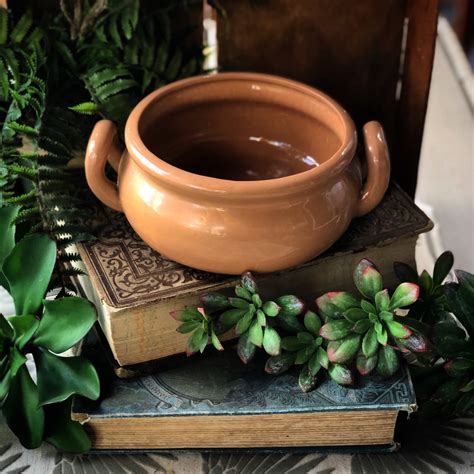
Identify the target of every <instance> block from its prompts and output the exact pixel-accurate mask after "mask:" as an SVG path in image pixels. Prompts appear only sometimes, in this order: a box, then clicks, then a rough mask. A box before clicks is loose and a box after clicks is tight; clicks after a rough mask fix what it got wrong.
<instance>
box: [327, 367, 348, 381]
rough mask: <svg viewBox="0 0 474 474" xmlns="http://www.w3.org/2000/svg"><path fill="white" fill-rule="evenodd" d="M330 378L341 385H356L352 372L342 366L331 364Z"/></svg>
mask: <svg viewBox="0 0 474 474" xmlns="http://www.w3.org/2000/svg"><path fill="white" fill-rule="evenodd" d="M328 373H329V376H330V377H331V378H332V379H333V380H334V382H336V383H338V384H339V385H351V384H352V383H354V377H353V374H352V372H351V371H350V370H349V369H348V368H347V367H346V366H345V365H342V364H329V369H328Z"/></svg>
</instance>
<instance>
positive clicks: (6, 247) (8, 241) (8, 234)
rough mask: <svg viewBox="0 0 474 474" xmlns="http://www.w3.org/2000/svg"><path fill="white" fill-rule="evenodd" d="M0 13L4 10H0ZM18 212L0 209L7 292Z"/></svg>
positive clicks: (0, 254)
mask: <svg viewBox="0 0 474 474" xmlns="http://www.w3.org/2000/svg"><path fill="white" fill-rule="evenodd" d="M1 11H4V10H3V9H1V8H0V12H1ZM1 65H2V63H1V62H0V66H1ZM19 210H20V206H7V207H0V286H3V287H4V288H5V289H6V290H7V291H9V285H8V282H7V279H6V278H5V276H4V275H3V271H2V266H3V262H4V260H5V258H6V257H7V256H8V255H9V254H10V252H11V251H12V249H13V247H14V246H15V226H14V225H11V224H12V222H13V220H14V219H15V217H16V216H17V214H18V211H19Z"/></svg>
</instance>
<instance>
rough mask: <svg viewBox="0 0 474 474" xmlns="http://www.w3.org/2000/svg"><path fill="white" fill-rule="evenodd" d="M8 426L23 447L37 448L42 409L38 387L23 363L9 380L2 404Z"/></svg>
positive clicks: (42, 422) (41, 430)
mask: <svg viewBox="0 0 474 474" xmlns="http://www.w3.org/2000/svg"><path fill="white" fill-rule="evenodd" d="M3 414H4V415H5V418H6V420H7V424H8V426H9V428H10V429H11V430H12V431H13V433H15V435H16V436H17V437H18V439H19V440H20V443H21V444H22V445H23V446H25V448H28V449H33V448H37V447H38V446H39V445H40V444H41V441H42V439H43V431H44V411H43V408H42V407H39V408H38V389H37V387H36V385H35V384H34V382H33V380H32V379H31V377H30V374H29V373H28V369H27V368H26V365H23V366H22V367H21V368H20V369H19V370H18V373H17V375H16V377H14V378H13V379H12V381H11V385H10V391H9V393H8V396H7V398H6V399H5V403H4V405H3Z"/></svg>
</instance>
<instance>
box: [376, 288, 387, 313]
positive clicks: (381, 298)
mask: <svg viewBox="0 0 474 474" xmlns="http://www.w3.org/2000/svg"><path fill="white" fill-rule="evenodd" d="M375 306H376V308H377V311H378V312H381V311H387V310H388V307H389V306H390V296H389V295H388V290H382V291H379V292H378V293H377V294H376V295H375Z"/></svg>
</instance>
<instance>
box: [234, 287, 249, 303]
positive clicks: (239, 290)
mask: <svg viewBox="0 0 474 474" xmlns="http://www.w3.org/2000/svg"><path fill="white" fill-rule="evenodd" d="M234 291H235V294H236V295H237V296H238V297H239V298H243V299H245V300H247V301H248V302H249V303H251V302H252V293H250V291H248V290H247V289H246V288H244V287H242V286H238V285H237V286H236V287H235V290H234Z"/></svg>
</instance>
